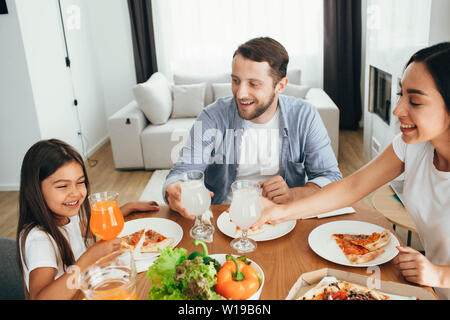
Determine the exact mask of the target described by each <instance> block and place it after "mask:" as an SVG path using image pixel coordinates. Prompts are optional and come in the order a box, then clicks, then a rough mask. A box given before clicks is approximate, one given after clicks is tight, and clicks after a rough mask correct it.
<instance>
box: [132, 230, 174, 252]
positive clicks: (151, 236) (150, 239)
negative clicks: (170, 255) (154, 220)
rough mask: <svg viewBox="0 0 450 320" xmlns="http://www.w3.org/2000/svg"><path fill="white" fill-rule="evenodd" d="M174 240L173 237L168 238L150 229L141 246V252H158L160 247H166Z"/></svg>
mask: <svg viewBox="0 0 450 320" xmlns="http://www.w3.org/2000/svg"><path fill="white" fill-rule="evenodd" d="M173 242H174V239H173V238H170V237H169V238H168V237H166V236H164V235H162V234H160V233H159V232H156V231H155V230H152V229H148V230H146V231H145V238H144V242H143V243H142V246H141V251H140V252H141V253H147V252H158V248H161V249H162V248H165V247H167V246H168V245H171V244H172V243H173Z"/></svg>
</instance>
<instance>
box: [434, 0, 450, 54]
mask: <svg viewBox="0 0 450 320" xmlns="http://www.w3.org/2000/svg"><path fill="white" fill-rule="evenodd" d="M449 14H450V1H449V0H432V4H431V19H430V38H429V43H430V45H431V44H435V43H440V42H444V41H450V19H449Z"/></svg>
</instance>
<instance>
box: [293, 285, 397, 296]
mask: <svg viewBox="0 0 450 320" xmlns="http://www.w3.org/2000/svg"><path fill="white" fill-rule="evenodd" d="M297 300H390V298H389V296H386V295H384V294H382V293H380V292H378V291H376V290H372V289H369V288H367V287H364V286H361V285H358V284H354V283H350V282H347V281H342V280H337V281H334V282H331V283H328V284H327V283H324V284H318V285H317V286H315V287H314V288H312V289H310V290H309V291H307V292H306V293H305V294H304V295H302V296H300V297H298V298H297Z"/></svg>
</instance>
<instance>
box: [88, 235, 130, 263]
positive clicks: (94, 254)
mask: <svg viewBox="0 0 450 320" xmlns="http://www.w3.org/2000/svg"><path fill="white" fill-rule="evenodd" d="M120 242H121V239H119V238H116V239H112V240H101V241H97V242H96V243H94V244H93V245H92V246H91V247H89V249H88V250H87V251H86V252H85V253H83V255H82V256H81V257H82V258H83V261H84V263H85V264H87V265H91V264H93V263H95V262H96V261H97V260H98V259H100V258H103V257H104V256H106V255H108V254H110V253H112V252H114V251H117V250H119V249H120ZM80 259H81V258H80Z"/></svg>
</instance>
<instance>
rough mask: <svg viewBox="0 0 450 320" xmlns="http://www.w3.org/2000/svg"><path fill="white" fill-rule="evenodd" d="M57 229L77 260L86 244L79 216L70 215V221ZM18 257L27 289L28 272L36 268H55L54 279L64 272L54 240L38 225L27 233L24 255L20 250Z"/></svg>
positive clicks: (84, 249)
mask: <svg viewBox="0 0 450 320" xmlns="http://www.w3.org/2000/svg"><path fill="white" fill-rule="evenodd" d="M59 229H60V230H61V232H62V233H63V235H64V236H65V237H66V239H67V240H68V242H69V244H70V246H71V247H72V252H73V255H74V257H75V260H78V258H79V257H80V256H81V255H82V254H83V253H84V252H85V251H86V245H85V244H84V241H83V237H82V235H81V230H80V218H79V216H78V215H76V216H73V217H70V222H69V223H68V224H66V225H65V226H62V227H59ZM20 257H21V259H22V265H23V269H24V280H25V283H26V286H27V289H28V290H29V278H30V273H31V271H33V270H34V269H36V268H43V267H50V268H55V269H56V270H57V273H56V275H55V279H58V278H59V277H60V276H61V275H63V274H64V268H63V264H62V261H61V257H60V254H59V252H58V246H57V245H56V242H55V240H54V239H53V238H52V237H51V236H50V235H48V234H47V233H46V232H44V231H42V230H41V229H40V228H38V227H35V228H33V229H32V230H31V231H30V233H29V234H28V236H27V239H26V240H25V257H24V256H23V253H22V250H21V252H20ZM25 262H26V263H25Z"/></svg>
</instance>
